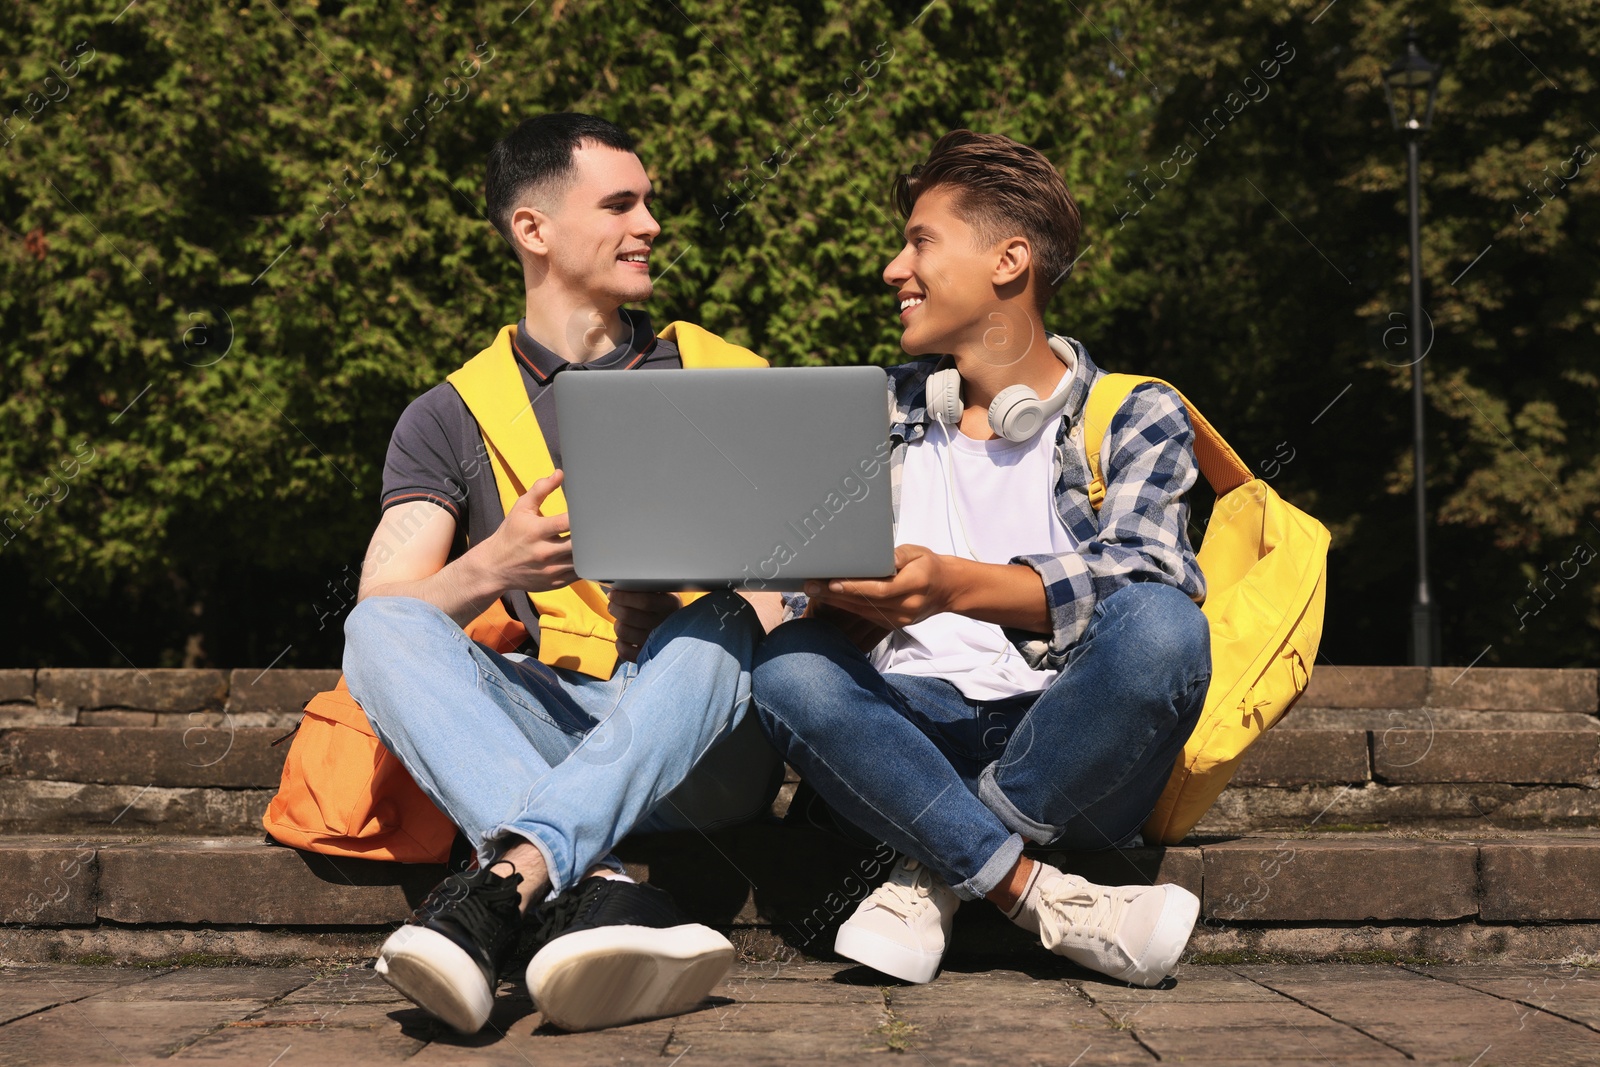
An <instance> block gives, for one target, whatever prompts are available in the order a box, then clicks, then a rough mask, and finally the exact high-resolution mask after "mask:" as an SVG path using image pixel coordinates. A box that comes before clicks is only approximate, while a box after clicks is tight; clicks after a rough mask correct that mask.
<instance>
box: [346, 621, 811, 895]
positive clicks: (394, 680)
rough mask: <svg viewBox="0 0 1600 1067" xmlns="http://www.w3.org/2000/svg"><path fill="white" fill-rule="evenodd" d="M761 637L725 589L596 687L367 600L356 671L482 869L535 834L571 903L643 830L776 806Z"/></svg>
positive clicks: (351, 647) (775, 763)
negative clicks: (759, 697) (579, 887)
mask: <svg viewBox="0 0 1600 1067" xmlns="http://www.w3.org/2000/svg"><path fill="white" fill-rule="evenodd" d="M761 632H762V631H761V624H760V622H759V621H758V620H757V618H756V613H755V609H754V608H752V607H751V606H750V605H749V603H748V602H747V601H745V600H744V599H743V598H741V597H739V596H737V595H735V594H733V593H714V594H712V595H710V596H706V597H703V598H701V599H700V600H697V601H695V602H694V603H693V604H690V605H689V606H688V607H686V608H683V609H682V610H680V611H676V612H674V613H673V614H671V615H669V616H668V617H667V619H666V620H665V621H664V622H663V623H662V624H661V625H660V626H659V627H657V628H656V630H655V632H654V633H652V634H651V635H650V637H649V639H648V640H647V641H646V642H645V644H644V648H643V649H642V650H641V652H640V654H639V661H638V662H637V663H621V664H618V665H617V669H616V672H615V673H614V674H613V675H612V676H611V677H610V678H609V679H599V678H593V677H590V676H589V675H586V674H582V673H579V672H578V671H573V670H568V669H566V668H561V667H551V666H548V665H546V664H544V663H541V662H539V661H538V660H537V659H534V658H531V657H528V656H524V655H519V654H511V655H501V654H500V653H498V652H495V651H493V650H491V649H489V648H488V647H487V646H485V645H482V644H479V643H477V642H475V641H472V640H470V639H469V638H468V637H467V635H466V634H465V633H464V632H463V631H462V629H461V627H460V626H458V625H457V624H456V623H455V622H454V621H452V620H451V619H450V617H449V616H448V615H446V614H445V613H444V612H443V611H441V610H440V609H439V608H437V607H435V606H433V605H432V604H429V603H427V602H426V601H422V600H417V599H415V598H412V597H369V598H368V599H366V600H363V601H362V602H361V603H360V604H358V605H357V606H356V607H355V609H354V610H353V611H352V612H351V613H350V616H349V618H348V619H346V621H345V653H344V675H345V680H346V683H347V684H348V685H349V687H350V692H351V695H352V696H354V697H355V698H356V700H357V701H359V702H360V703H361V706H362V708H363V709H364V710H365V711H366V713H367V718H368V720H370V721H371V723H372V729H373V732H375V733H376V734H377V735H378V738H379V740H381V741H382V742H383V743H384V745H385V747H387V748H388V749H389V751H391V752H393V753H394V754H395V756H396V757H397V758H398V759H399V760H400V762H401V763H402V764H404V765H405V768H406V770H407V771H409V772H410V773H411V776H412V777H413V778H414V779H416V782H417V785H418V786H420V787H421V789H422V791H423V792H424V793H425V794H427V796H428V798H429V799H430V800H432V801H433V802H434V803H435V804H436V805H438V807H439V809H440V810H441V811H443V812H444V813H445V814H446V815H448V816H449V817H450V819H451V820H452V821H453V822H454V823H455V824H456V826H458V827H459V828H460V829H461V831H462V832H463V833H464V834H466V836H467V838H468V839H469V840H470V841H471V842H472V844H473V846H474V847H475V848H476V849H477V852H478V858H479V862H480V863H489V862H492V861H493V859H494V858H495V857H496V856H497V855H498V854H500V853H501V852H503V851H505V849H506V848H508V847H509V846H510V845H512V844H515V843H516V842H515V841H513V840H509V839H508V838H509V835H515V836H516V837H521V838H526V839H527V840H528V841H530V842H532V843H533V845H534V846H535V847H537V848H538V849H539V851H540V852H541V853H542V854H543V856H544V860H545V864H546V865H547V866H548V868H549V872H550V881H551V885H552V892H553V893H559V892H560V891H561V890H562V889H563V888H565V887H567V886H570V885H572V884H573V883H575V882H576V881H577V880H578V879H580V878H582V877H583V875H584V873H585V872H586V871H588V870H589V869H590V868H591V867H592V866H593V865H595V864H596V863H605V864H607V865H610V866H614V867H618V869H620V865H619V864H617V863H616V861H615V860H614V859H612V858H611V857H610V852H611V848H612V846H613V845H615V844H616V842H617V841H619V840H620V839H622V838H623V837H625V836H626V835H627V834H628V833H629V832H631V831H634V830H639V831H641V832H651V831H659V830H682V829H690V828H698V829H701V830H707V829H711V828H713V827H716V826H720V825H726V824H729V823H733V822H739V821H743V820H746V819H750V818H754V817H756V816H758V815H760V814H761V813H762V812H763V811H764V810H765V808H766V806H767V805H768V804H770V803H771V800H772V796H773V794H774V793H775V792H776V790H777V785H778V782H779V781H780V780H781V777H782V773H781V772H782V764H781V763H780V762H779V760H778V757H777V754H776V753H774V752H773V751H772V749H771V746H769V745H768V744H767V742H766V739H765V738H764V737H763V736H762V734H761V730H760V728H759V726H758V725H757V724H756V722H755V720H754V718H753V717H752V716H747V715H746V714H745V712H746V710H747V708H748V706H749V702H750V660H751V655H752V652H753V650H754V647H755V643H756V641H757V640H759V638H760V636H761ZM708 754H709V755H708ZM702 761H704V762H702ZM697 765H699V766H698V767H697ZM691 770H694V771H695V773H694V775H693V776H692V777H691Z"/></svg>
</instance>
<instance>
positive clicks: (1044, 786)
mask: <svg viewBox="0 0 1600 1067" xmlns="http://www.w3.org/2000/svg"><path fill="white" fill-rule="evenodd" d="M752 679H753V681H752V685H753V692H754V699H755V706H756V714H757V716H758V717H759V719H760V721H761V726H762V729H764V730H765V731H766V732H767V736H768V737H770V738H772V740H773V743H774V744H775V745H776V746H777V748H778V751H779V752H781V753H782V754H783V755H784V757H785V758H787V759H788V761H789V763H790V764H791V765H793V766H794V767H795V769H796V770H798V771H799V772H800V774H801V776H802V777H804V778H805V780H806V781H808V782H810V783H811V784H812V786H813V787H814V788H815V789H816V790H817V792H818V793H819V794H820V795H821V796H822V798H823V799H824V800H826V801H827V802H828V804H829V805H830V806H831V807H832V808H833V809H834V811H836V812H837V813H838V814H839V815H840V816H842V817H843V818H845V819H846V820H848V821H849V822H851V823H853V824H855V825H856V826H857V827H859V828H860V829H861V830H863V831H865V832H866V833H868V834H870V835H872V836H873V837H875V838H877V839H878V840H880V841H883V842H886V843H887V844H889V845H890V846H892V847H893V848H895V849H897V850H899V851H900V852H902V853H904V854H906V855H908V856H911V857H912V858H914V859H917V860H920V861H922V862H923V863H925V864H927V865H928V866H929V867H931V868H932V869H933V870H934V871H936V872H937V873H938V874H939V875H940V876H941V877H942V878H944V880H945V881H946V882H947V883H948V884H949V885H950V886H951V887H952V888H954V889H955V891H956V893H957V894H958V895H960V896H961V897H963V898H965V899H967V900H975V899H977V898H978V897H981V896H985V895H986V894H988V893H989V891H990V890H992V889H994V888H995V886H997V885H998V884H999V883H1000V882H1001V880H1002V879H1003V878H1004V877H1005V876H1006V875H1007V873H1008V872H1009V871H1010V870H1011V868H1012V867H1013V866H1014V865H1015V864H1016V862H1017V858H1018V857H1019V856H1020V855H1021V853H1022V847H1023V839H1024V838H1026V839H1028V840H1030V841H1033V842H1036V843H1038V844H1042V845H1056V846H1060V847H1063V848H1069V849H1097V848H1114V847H1117V846H1120V845H1124V844H1127V843H1129V842H1131V841H1132V840H1133V839H1134V837H1135V835H1136V834H1138V832H1139V828H1140V827H1141V826H1142V825H1143V824H1144V822H1145V820H1146V819H1147V818H1148V817H1149V815H1150V813H1151V811H1153V810H1154V809H1155V804H1156V800H1157V799H1158V798H1159V797H1160V795H1161V791H1162V789H1163V788H1165V786H1166V784H1167V777H1168V775H1169V774H1170V773H1171V771H1172V765H1173V763H1174V762H1175V761H1176V759H1177V758H1178V754H1179V753H1180V752H1182V750H1183V745H1184V742H1185V741H1187V740H1188V738H1189V734H1190V732H1191V731H1192V730H1193V729H1194V725H1195V722H1196V721H1197V720H1198V719H1199V717H1200V712H1201V709H1202V708H1203V707H1204V705H1205V697H1206V689H1207V688H1208V686H1209V685H1210V681H1211V631H1210V629H1209V628H1208V626H1207V624H1206V620H1205V616H1204V615H1203V614H1201V611H1200V608H1199V607H1198V606H1197V605H1196V604H1195V603H1194V601H1192V600H1190V599H1189V598H1188V597H1187V596H1186V595H1185V594H1184V593H1182V592H1180V591H1179V590H1177V589H1175V588H1173V587H1172V586H1169V585H1163V584H1160V583H1156V582H1138V583H1134V584H1132V585H1128V586H1124V587H1123V588H1121V589H1119V590H1117V591H1116V592H1115V593H1113V594H1112V595H1111V596H1109V597H1107V598H1105V599H1104V600H1102V601H1100V602H1099V603H1098V604H1096V605H1095V610H1094V617H1093V619H1092V620H1091V621H1090V623H1089V627H1088V629H1087V630H1086V631H1085V632H1084V635H1083V637H1082V639H1081V640H1080V641H1079V642H1078V643H1077V644H1076V645H1074V646H1073V647H1072V649H1071V650H1070V651H1069V652H1068V656H1067V662H1066V665H1065V667H1064V668H1063V669H1062V671H1061V673H1060V674H1059V675H1058V676H1057V677H1056V679H1055V681H1054V682H1052V683H1051V685H1050V686H1049V688H1047V689H1045V690H1044V692H1042V693H1030V694H1026V695H1023V696H1017V697H1011V698H1008V699H1005V700H996V701H989V702H983V703H979V702H975V701H971V700H968V699H967V698H966V697H964V696H963V695H962V693H961V691H960V690H959V689H957V688H956V687H955V686H954V685H953V684H951V683H950V682H948V681H945V680H944V679H942V678H929V677H920V676H912V675H898V674H879V673H878V672H877V671H876V670H874V669H873V668H872V666H871V664H870V663H868V662H867V657H866V656H865V655H864V654H862V653H861V652H860V651H858V650H857V649H856V648H855V646H854V645H852V644H851V643H850V642H849V641H848V640H847V639H846V638H845V636H844V634H843V633H842V632H841V631H840V630H839V629H838V628H837V627H836V626H834V625H833V624H832V623H829V622H825V621H823V620H820V619H796V620H794V621H792V622H788V623H785V624H784V625H783V626H780V627H778V628H777V629H776V630H774V631H773V632H772V633H771V634H769V635H768V636H767V638H766V640H765V641H764V642H763V643H762V645H761V647H760V648H759V649H758V650H757V652H756V659H755V665H754V668H753V670H752Z"/></svg>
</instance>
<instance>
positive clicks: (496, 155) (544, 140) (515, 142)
mask: <svg viewBox="0 0 1600 1067" xmlns="http://www.w3.org/2000/svg"><path fill="white" fill-rule="evenodd" d="M585 144H599V145H604V146H605V147H607V148H615V149H618V150H620V151H623V152H632V151H634V142H633V138H632V137H630V136H628V135H627V134H626V133H624V132H623V131H622V130H620V129H618V128H617V127H616V126H613V125H612V124H611V123H609V122H607V121H606V120H605V119H602V118H596V117H595V116H593V115H583V114H580V113H578V112H576V111H555V112H551V113H550V114H548V115H538V116H536V117H534V118H531V119H524V120H523V121H522V122H520V123H518V125H517V128H516V129H514V130H512V131H511V132H510V133H508V134H506V135H505V136H504V137H502V138H500V140H498V141H496V142H495V144H494V147H493V148H491V149H489V165H488V168H487V173H486V174H485V175H484V179H483V197H484V200H485V201H486V202H487V203H488V206H489V221H490V222H491V223H493V224H494V228H495V229H497V230H499V231H500V236H501V237H504V238H505V239H506V242H507V243H508V244H510V245H511V247H512V248H515V247H516V246H517V245H516V242H515V241H513V240H511V213H512V212H513V211H515V210H516V209H517V207H518V205H519V203H520V202H521V201H522V199H523V198H524V197H526V196H527V195H528V193H529V192H530V191H537V192H538V193H540V194H546V193H548V192H551V191H555V190H558V189H560V188H561V186H562V184H563V181H564V180H565V179H568V178H570V177H571V176H572V170H573V167H572V154H573V153H574V152H576V151H577V150H578V149H579V148H580V147H582V146H583V145H585Z"/></svg>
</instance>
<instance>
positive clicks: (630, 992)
mask: <svg viewBox="0 0 1600 1067" xmlns="http://www.w3.org/2000/svg"><path fill="white" fill-rule="evenodd" d="M540 919H541V921H540V925H539V929H538V932H537V942H536V944H537V951H536V952H535V953H534V956H533V961H532V962H531V963H529V964H528V973H527V979H528V993H529V995H531V996H532V997H533V1004H534V1007H536V1008H537V1009H538V1010H539V1011H540V1012H542V1013H543V1015H544V1018H545V1021H546V1022H549V1023H551V1024H552V1025H554V1026H558V1027H560V1028H561V1029H563V1030H598V1029H600V1028H602V1027H606V1026H620V1025H622V1024H624V1023H632V1022H638V1021H639V1020H641V1019H656V1018H660V1017H661V1016H664V1015H678V1014H681V1013H683V1012H686V1011H688V1010H690V1009H691V1008H693V1007H695V1006H696V1005H697V1004H699V1003H700V1001H701V1000H703V999H704V998H705V996H706V994H707V993H709V992H711V990H712V988H713V987H714V986H715V985H716V984H717V983H718V982H720V981H722V979H723V976H724V975H726V974H727V973H728V969H729V968H730V967H732V966H733V945H732V944H730V943H729V941H728V939H727V938H725V937H723V936H722V935H721V934H719V933H717V932H716V931H715V930H713V929H711V928H710V927H709V926H701V925H700V924H699V923H693V922H690V921H689V920H688V917H687V916H685V915H684V914H683V913H682V912H681V911H679V910H678V906H677V905H676V904H674V903H673V902H672V898H671V897H670V896H668V895H667V894H666V892H665V891H663V890H661V889H658V888H656V887H655V886H651V885H638V884H636V883H634V882H624V881H621V880H620V879H616V878H606V877H603V876H599V875H596V876H594V877H591V878H585V879H583V881H581V882H579V883H578V884H577V885H575V886H573V887H572V888H571V889H569V890H568V891H567V892H565V893H563V894H561V896H559V897H557V898H556V899H555V900H553V901H550V902H549V903H547V904H545V905H543V906H542V907H541V908H540Z"/></svg>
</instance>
